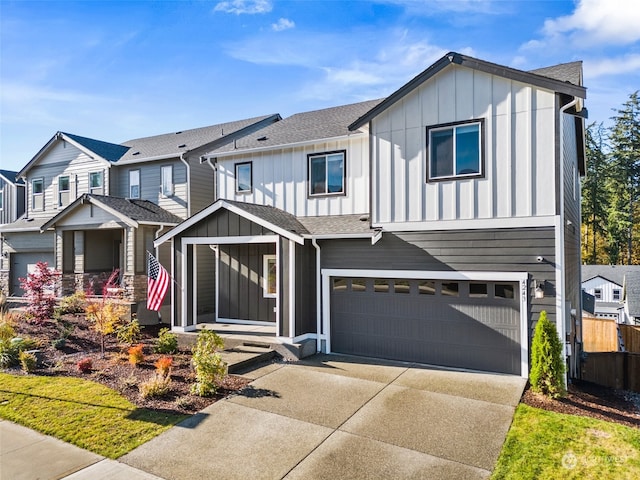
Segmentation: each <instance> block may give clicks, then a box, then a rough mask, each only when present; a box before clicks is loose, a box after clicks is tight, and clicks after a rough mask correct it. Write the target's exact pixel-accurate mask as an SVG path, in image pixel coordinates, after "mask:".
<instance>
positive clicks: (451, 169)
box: [427, 119, 484, 181]
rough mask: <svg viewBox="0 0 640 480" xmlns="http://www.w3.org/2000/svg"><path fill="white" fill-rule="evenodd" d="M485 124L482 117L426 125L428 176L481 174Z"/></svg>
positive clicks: (441, 178)
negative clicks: (468, 120)
mask: <svg viewBox="0 0 640 480" xmlns="http://www.w3.org/2000/svg"><path fill="white" fill-rule="evenodd" d="M483 127H484V120H483V119H479V120H473V121H470V122H456V123H449V124H444V125H434V126H430V127H427V145H428V162H429V165H428V169H427V170H428V174H427V175H428V176H427V180H428V181H433V180H451V179H456V178H468V177H481V176H482V175H483V171H482V170H483V168H482V167H483V165H482V163H483V147H482V146H483V144H484V142H483V135H484V133H483V129H484V128H483Z"/></svg>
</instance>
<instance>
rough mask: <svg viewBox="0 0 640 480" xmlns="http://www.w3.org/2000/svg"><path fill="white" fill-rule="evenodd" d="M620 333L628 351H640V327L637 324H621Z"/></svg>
mask: <svg viewBox="0 0 640 480" xmlns="http://www.w3.org/2000/svg"><path fill="white" fill-rule="evenodd" d="M620 334H621V335H622V341H623V342H624V348H625V350H626V351H627V352H631V353H640V327H638V326H635V325H620ZM639 375H640V373H639Z"/></svg>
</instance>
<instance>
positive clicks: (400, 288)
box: [393, 280, 411, 293]
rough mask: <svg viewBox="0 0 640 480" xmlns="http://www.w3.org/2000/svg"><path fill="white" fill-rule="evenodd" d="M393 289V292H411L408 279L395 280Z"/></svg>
mask: <svg viewBox="0 0 640 480" xmlns="http://www.w3.org/2000/svg"><path fill="white" fill-rule="evenodd" d="M393 291H394V293H411V282H409V280H395V281H394V282H393Z"/></svg>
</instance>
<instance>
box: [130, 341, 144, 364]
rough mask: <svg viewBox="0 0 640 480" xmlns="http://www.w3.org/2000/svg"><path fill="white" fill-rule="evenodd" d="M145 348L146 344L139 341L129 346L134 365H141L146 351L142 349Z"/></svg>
mask: <svg viewBox="0 0 640 480" xmlns="http://www.w3.org/2000/svg"><path fill="white" fill-rule="evenodd" d="M143 348H144V345H142V344H141V343H139V344H138V345H134V346H133V347H129V350H128V353H129V363H130V364H131V365H133V366H134V367H137V366H138V365H140V364H141V363H142V362H143V360H144V353H143V351H142V350H143Z"/></svg>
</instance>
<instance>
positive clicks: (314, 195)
mask: <svg viewBox="0 0 640 480" xmlns="http://www.w3.org/2000/svg"><path fill="white" fill-rule="evenodd" d="M339 153H341V154H342V191H340V192H326V193H311V185H312V183H311V159H312V158H318V157H325V172H326V169H327V164H328V163H327V161H326V157H328V156H329V155H337V154H339ZM327 180H328V175H327V176H325V182H327ZM326 186H327V190H328V189H329V185H328V184H327V185H326ZM346 195H347V150H346V149H343V150H332V151H329V152H318V153H308V154H307V198H318V197H339V196H343V197H344V196H346Z"/></svg>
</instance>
